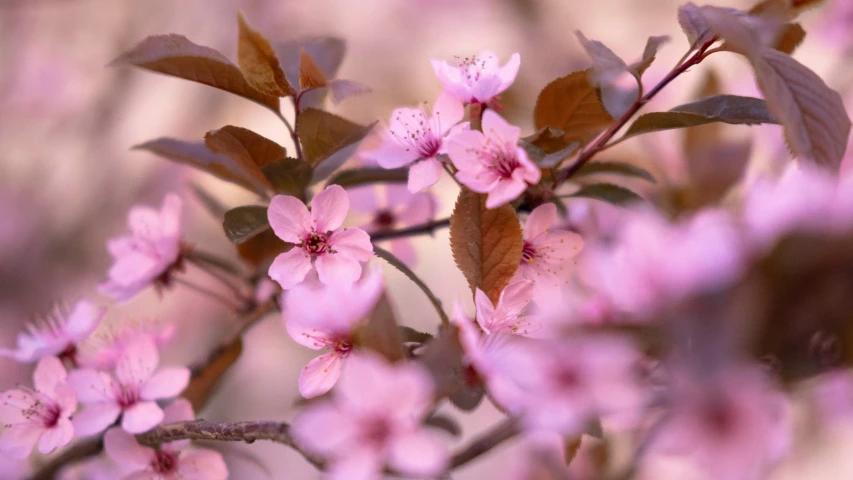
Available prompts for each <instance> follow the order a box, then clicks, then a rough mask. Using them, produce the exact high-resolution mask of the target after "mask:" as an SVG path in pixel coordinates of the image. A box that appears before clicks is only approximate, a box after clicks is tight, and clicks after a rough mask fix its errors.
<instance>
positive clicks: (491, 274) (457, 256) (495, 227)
mask: <svg viewBox="0 0 853 480" xmlns="http://www.w3.org/2000/svg"><path fill="white" fill-rule="evenodd" d="M523 243H524V242H523V240H522V238H521V225H520V224H519V223H518V216H517V215H516V214H515V210H514V209H513V208H512V207H511V206H510V205H503V206H501V207H498V208H493V209H487V208H486V196H485V195H482V194H479V193H475V192H472V191H471V190H468V189H467V188H463V189H462V190H461V191H460V192H459V198H458V199H457V200H456V206H455V207H454V209H453V215H452V216H451V217H450V248H451V250H452V251H453V259H454V260H455V261H456V265H457V266H458V267H459V270H461V271H462V274H463V275H465V278H466V279H467V280H468V285H469V286H470V287H471V290H472V291H473V290H475V289H477V288H479V289H481V290H483V291H484V292H485V293H486V295H488V297H489V299H491V300H492V303H495V304H497V302H498V297H500V294H501V292H502V291H503V289H504V287H506V286H507V284H508V283H509V280H510V279H511V278H512V276H513V274H514V273H515V271H516V270H517V269H518V265H519V264H520V263H521V250H522V246H523Z"/></svg>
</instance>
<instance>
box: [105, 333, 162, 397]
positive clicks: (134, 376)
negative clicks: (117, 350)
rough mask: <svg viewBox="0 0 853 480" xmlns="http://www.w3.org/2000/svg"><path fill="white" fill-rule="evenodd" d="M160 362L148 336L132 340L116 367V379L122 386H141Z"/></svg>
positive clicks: (155, 348)
mask: <svg viewBox="0 0 853 480" xmlns="http://www.w3.org/2000/svg"><path fill="white" fill-rule="evenodd" d="M159 362H160V354H159V353H158V352H157V345H155V344H154V340H153V339H152V338H150V337H148V336H141V337H139V338H137V339H134V340H133V341H132V342H131V343H130V344H129V345H128V346H127V347H126V348H125V350H124V352H123V353H122V356H121V358H119V360H118V364H117V365H116V378H117V379H118V381H119V382H121V384H122V385H132V386H141V385H143V384H144V383H145V382H146V381H148V379H149V378H151V375H152V374H153V373H154V370H155V369H156V368H157V364H158V363H159Z"/></svg>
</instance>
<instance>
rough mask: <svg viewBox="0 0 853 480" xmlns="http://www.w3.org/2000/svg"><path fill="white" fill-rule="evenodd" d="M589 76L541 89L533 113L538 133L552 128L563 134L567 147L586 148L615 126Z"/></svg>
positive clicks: (580, 74)
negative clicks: (601, 133)
mask: <svg viewBox="0 0 853 480" xmlns="http://www.w3.org/2000/svg"><path fill="white" fill-rule="evenodd" d="M588 72H589V71H588V70H583V71H579V72H574V73H572V74H569V75H567V76H565V77H562V78H558V79H556V80H554V81H553V82H551V83H549V84H548V85H546V86H545V88H544V89H542V92H540V93H539V97H538V98H537V99H536V107H535V109H534V111H533V119H534V123H535V125H536V128H537V129H540V128H545V127H553V128H556V129H559V130H562V131H563V132H564V133H563V140H565V142H566V143H567V144H569V143H574V142H577V143H578V144H580V145H586V144H587V143H588V142H589V141H590V140H592V139H593V138H595V136H596V135H598V134H599V133H600V132H601V131H602V130H604V129H605V128H607V127H608V126H609V125H610V124H611V123H612V122H613V117H611V116H610V114H609V113H607V110H605V109H604V106H603V105H602V103H601V100H600V99H599V96H598V93H597V91H596V89H595V87H594V86H593V84H592V83H591V82H590V79H589V78H588Z"/></svg>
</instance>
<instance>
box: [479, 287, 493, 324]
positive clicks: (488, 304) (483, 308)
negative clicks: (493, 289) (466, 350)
mask: <svg viewBox="0 0 853 480" xmlns="http://www.w3.org/2000/svg"><path fill="white" fill-rule="evenodd" d="M474 305H475V306H476V307H477V323H478V324H479V325H480V328H482V329H483V331H484V332H486V333H492V332H491V327H492V323H493V322H494V319H495V307H494V305H492V301H491V300H489V297H487V296H486V292H484V291H482V290H480V289H479V288H478V289H477V291H476V292H475V293H474Z"/></svg>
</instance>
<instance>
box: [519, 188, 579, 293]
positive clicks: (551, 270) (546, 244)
mask: <svg viewBox="0 0 853 480" xmlns="http://www.w3.org/2000/svg"><path fill="white" fill-rule="evenodd" d="M556 220H557V206H556V205H554V204H553V203H546V204H544V205H540V206H538V207H536V208H535V209H533V211H532V212H530V216H528V217H527V223H525V225H524V245H523V249H522V253H521V264H519V266H518V271H517V272H516V276H517V277H521V278H525V279H527V280H530V281H533V282H536V284H537V286H540V285H541V286H546V287H556V286H560V285H562V284H565V283H566V282H567V281H568V277H569V273H570V270H569V269H568V268H567V263H568V262H569V261H570V260H571V259H572V258H573V257H574V256H575V255H577V254H578V253H580V251H581V249H582V248H583V239H582V238H581V237H580V235H578V234H577V233H574V232H569V231H566V230H552V229H551V228H552V227H553V226H554V223H555V222H556ZM552 290H553V289H552Z"/></svg>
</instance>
